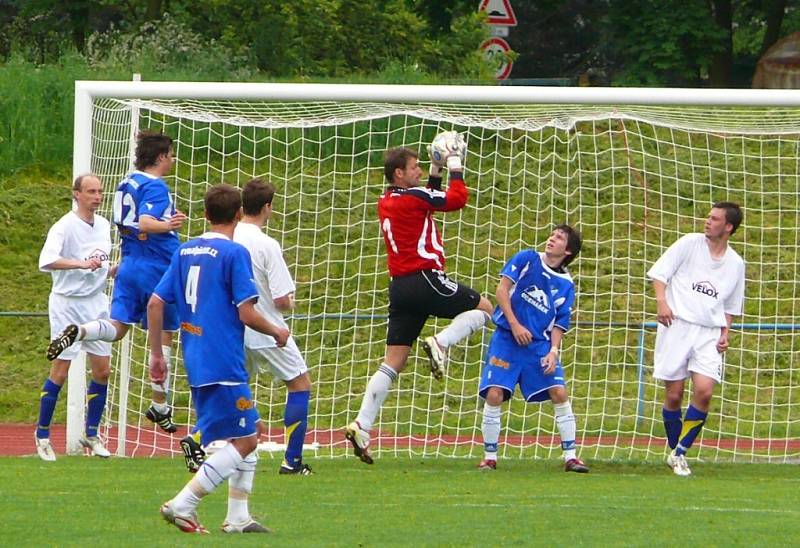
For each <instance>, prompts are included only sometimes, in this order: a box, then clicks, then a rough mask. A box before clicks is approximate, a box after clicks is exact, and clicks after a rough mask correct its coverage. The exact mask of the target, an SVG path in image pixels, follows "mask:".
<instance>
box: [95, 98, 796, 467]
mask: <svg viewBox="0 0 800 548" xmlns="http://www.w3.org/2000/svg"><path fill="white" fill-rule="evenodd" d="M92 116H93V119H92V120H91V123H92V124H93V126H92V127H93V130H92V131H93V141H92V161H91V165H92V169H93V171H95V172H96V173H97V174H98V175H100V177H101V178H102V180H103V181H104V183H105V185H106V202H105V204H104V209H103V213H104V214H105V215H107V216H108V215H109V213H110V208H111V199H112V195H113V189H114V185H116V183H117V182H118V181H119V180H120V179H121V178H122V177H123V176H124V175H125V174H126V172H128V171H129V170H130V168H131V156H132V151H131V135H132V131H133V130H132V128H141V129H145V128H149V129H155V130H160V131H163V132H164V133H166V134H168V135H170V136H171V137H173V138H174V139H175V153H176V165H175V169H174V171H173V173H172V174H171V175H170V176H168V177H166V180H167V182H168V184H169V185H170V187H171V189H172V190H173V192H174V197H175V201H176V206H177V207H178V209H180V210H181V211H183V212H185V213H186V214H187V215H188V217H189V220H188V222H187V223H185V224H184V226H183V228H182V229H181V232H180V237H181V240H186V239H187V238H191V237H195V236H198V235H199V234H201V233H202V232H204V230H205V229H206V222H205V220H204V216H203V195H204V193H205V191H206V190H207V188H208V187H209V185H213V184H216V183H220V182H226V183H230V184H232V185H235V186H240V187H241V186H242V185H243V184H244V183H246V182H247V181H248V180H249V179H251V178H253V177H256V176H257V177H262V178H265V179H268V180H270V181H272V182H273V183H275V184H276V186H277V188H278V194H277V196H276V200H275V202H274V208H273V209H274V215H273V218H272V219H271V220H270V221H269V224H268V226H267V227H266V229H265V230H266V232H267V233H268V234H269V235H270V236H272V237H274V238H276V239H277V240H278V241H279V242H280V243H281V245H282V247H283V252H284V257H285V259H286V262H287V264H288V265H289V269H290V272H291V273H292V275H293V277H294V279H295V281H296V284H297V293H296V299H297V306H296V308H295V310H294V311H293V312H292V314H291V315H290V316H289V323H290V328H291V331H292V333H293V335H294V337H295V338H296V340H297V342H298V345H299V347H300V349H301V351H302V353H303V355H304V357H305V359H306V361H307V363H308V365H309V368H310V374H311V376H312V379H313V383H314V387H313V392H312V399H311V407H310V412H309V413H310V414H309V430H308V434H307V438H306V443H308V444H312V443H313V444H315V446H314V452H312V453H310V454H307V456H311V457H313V456H314V455H316V456H318V457H321V456H338V455H344V454H346V449H347V444H346V442H345V440H344V436H343V435H342V432H341V429H342V427H343V426H344V425H346V424H347V423H348V422H350V421H352V420H353V419H354V418H355V416H356V414H357V412H358V408H359V405H360V402H361V396H362V394H363V392H364V388H365V386H366V383H367V381H368V379H369V377H370V376H371V374H372V373H373V372H374V371H375V370H376V369H377V367H378V365H379V364H380V363H381V361H382V357H383V353H384V347H385V336H386V326H387V287H388V282H389V277H388V273H387V269H386V259H385V250H384V244H383V240H382V237H381V233H380V227H379V226H378V221H377V212H376V201H377V199H378V196H379V195H380V194H381V192H382V190H383V188H384V186H385V183H384V181H383V153H384V151H385V150H386V149H387V148H390V147H396V146H407V147H410V148H412V149H414V150H418V151H420V153H421V159H422V160H427V159H426V158H425V154H424V150H425V145H426V144H427V143H429V142H430V141H431V139H432V138H433V136H434V135H435V134H436V133H437V132H439V131H442V130H451V129H455V130H458V131H460V132H462V133H463V134H464V135H465V137H466V140H467V143H468V147H469V152H468V156H467V160H466V171H465V179H466V182H467V185H468V187H469V189H470V193H471V194H470V199H469V203H468V205H467V206H466V207H465V208H464V209H463V210H461V211H459V212H453V213H448V214H437V222H439V223H440V226H441V227H442V228H443V238H444V242H445V250H446V254H447V260H448V263H447V270H448V272H449V274H450V275H451V276H452V277H453V278H454V279H456V280H457V281H459V282H462V283H465V284H467V285H469V286H471V287H473V288H475V289H476V290H478V291H479V292H480V293H482V294H483V295H487V296H489V297H490V299H492V300H494V291H495V288H496V285H497V282H498V280H499V276H498V274H499V271H500V269H501V268H502V266H503V265H504V264H505V262H506V261H507V260H508V259H509V258H510V257H511V256H512V255H513V254H514V253H516V252H517V251H519V250H520V249H522V248H531V247H533V248H541V246H542V245H543V243H544V241H545V240H546V238H547V235H548V234H549V233H550V231H551V229H552V227H553V226H554V225H556V224H559V223H564V222H566V223H569V224H572V225H575V226H577V227H578V228H579V229H580V230H581V231H582V233H583V237H584V247H583V250H582V251H581V254H580V256H579V257H578V259H577V260H576V261H575V262H574V263H573V264H572V265H571V268H570V271H571V274H572V276H573V278H574V279H575V281H576V286H577V301H576V306H575V312H574V316H573V328H572V329H571V330H570V332H569V333H568V334H567V335H566V336H565V339H564V343H563V352H562V362H563V365H564V368H565V372H566V376H567V382H568V384H567V389H568V393H569V394H570V398H571V401H572V405H573V409H574V410H575V413H576V417H577V421H578V443H579V445H580V446H581V449H580V454H581V456H582V457H584V458H588V459H598V458H599V459H637V460H647V459H651V460H653V459H658V458H662V457H663V455H664V454H665V441H664V435H663V426H662V422H661V398H662V389H661V387H660V386H659V383H657V382H655V381H654V380H653V379H652V376H651V375H652V362H653V346H654V340H655V302H654V298H653V293H652V290H651V288H650V284H649V282H648V281H647V279H646V272H647V270H648V268H649V267H650V266H651V265H652V264H653V263H654V261H655V260H656V259H657V258H658V257H659V256H660V255H661V253H662V252H663V251H664V250H665V249H666V248H667V247H668V246H669V245H670V244H672V243H673V242H674V241H675V240H676V239H677V238H678V237H679V236H681V235H682V234H685V233H687V232H693V231H701V230H702V227H703V221H704V219H705V216H706V215H707V213H708V211H709V209H710V206H711V204H712V203H713V202H715V201H720V200H730V201H736V202H739V203H740V204H742V206H743V208H744V222H743V224H742V226H741V227H740V228H739V230H738V231H737V233H736V234H735V235H734V236H733V238H732V240H731V243H732V246H733V247H734V248H735V249H736V250H737V251H738V252H739V253H740V254H741V255H742V256H743V257H744V259H745V262H746V265H747V270H746V303H745V314H744V316H743V317H742V318H739V319H737V323H736V326H735V328H734V329H733V332H732V335H731V346H730V349H729V350H728V352H727V354H726V356H725V371H724V382H723V384H722V385H721V386H720V387H718V388H717V390H716V392H715V400H714V402H713V406H712V411H711V414H710V415H709V419H708V422H707V424H706V426H705V427H704V429H703V431H702V435H701V437H700V438H699V440H698V442H696V445H695V447H696V448H697V453H696V454H697V456H699V457H700V458H702V459H707V460H737V461H750V460H770V461H775V462H785V461H789V460H796V459H798V458H800V371H798V369H797V367H796V366H793V358H795V357H796V356H797V355H798V350H799V349H800V338H798V334H797V326H796V325H795V324H794V322H795V321H796V318H798V317H799V316H800V310H798V304H797V303H798V302H800V301H799V300H798V298H799V297H800V295H798V283H797V280H798V279H800V257H798V248H800V246H799V245H798V244H800V242H799V241H798V239H799V238H800V236H799V234H800V226H798V225H799V224H800V217H799V216H798V171H800V136H799V134H800V109H767V108H748V109H743V108H710V107H641V106H638V107H637V106H625V105H619V106H586V105H547V106H542V105H514V106H506V105H477V104H476V105H463V104H439V103H435V104H434V103H424V104H422V103H411V102H409V103H408V104H398V103H392V104H389V103H380V102H372V103H368V102H360V103H357V102H353V103H343V102H342V103H340V102H316V103H304V102H280V103H279V102H266V101H209V100H202V101H200V100H122V99H96V100H95V102H94V104H93V114H92ZM444 325H446V320H445V321H442V320H435V319H433V318H431V319H430V320H429V321H428V323H427V326H426V328H425V330H424V332H423V336H426V335H428V334H431V333H433V332H434V330H435V329H440V328H441V327H443V326H444ZM490 336H491V331H490V330H488V329H487V330H486V331H484V332H482V333H476V334H474V335H473V336H472V337H471V338H470V339H469V340H468V341H467V342H466V343H463V344H461V345H459V346H457V347H454V348H452V349H451V351H450V362H449V367H448V370H447V375H446V377H445V379H444V381H443V382H437V381H435V380H434V379H433V378H432V377H431V376H430V374H429V372H428V368H427V366H426V360H425V358H424V355H423V354H422V353H421V350H420V348H419V345H415V347H414V348H413V350H412V353H411V357H410V359H409V364H408V367H407V369H406V371H404V372H403V373H402V374H401V375H400V377H399V380H398V381H397V382H396V383H395V385H394V386H393V388H392V390H391V392H390V394H389V397H388V398H387V400H386V403H385V405H384V407H383V410H382V411H381V413H380V414H379V416H378V418H377V419H376V422H375V426H374V430H373V433H372V434H373V439H372V451H373V453H377V455H378V456H380V455H408V456H412V455H413V456H462V457H469V456H472V457H479V456H481V455H482V454H483V447H482V442H481V435H480V425H481V410H482V401H481V400H480V399H479V397H478V396H477V386H478V379H479V374H480V368H481V364H482V360H483V354H484V352H485V349H486V346H487V344H488V341H489V338H490ZM175 348H176V350H175V352H174V359H173V367H172V369H173V371H174V372H176V375H175V382H174V390H172V392H171V394H170V403H171V404H172V405H173V406H174V410H175V419H176V421H177V422H178V423H179V424H180V425H181V427H182V428H181V430H180V431H179V433H178V434H177V435H176V436H174V437H171V436H168V435H166V434H163V433H162V432H160V431H159V430H158V429H157V428H156V427H155V426H154V425H152V424H151V423H149V422H148V421H147V419H146V418H145V416H144V413H145V411H146V410H147V408H148V406H149V404H150V386H149V382H148V380H147V375H148V373H147V350H146V349H147V347H146V333H144V332H143V331H141V330H138V329H137V330H134V331H133V332H132V334H131V335H129V337H128V338H127V339H126V340H125V341H123V342H122V343H118V345H117V347H115V353H114V358H113V364H114V366H113V372H112V378H111V381H110V388H109V400H108V408H107V412H106V414H105V418H104V421H105V423H104V430H103V433H104V435H105V436H106V437H107V438H108V441H109V443H111V444H112V446H113V445H114V444H118V443H119V442H120V440H119V439H118V438H119V436H120V435H124V436H125V442H126V444H125V454H128V455H136V456H141V455H153V454H163V453H164V452H170V453H173V454H177V453H178V452H179V448H178V444H177V440H178V439H179V437H180V436H181V435H183V433H184V432H185V427H188V426H190V425H191V424H192V423H193V416H192V410H191V401H190V395H189V390H188V387H187V384H186V377H185V374H184V371H183V365H182V354H181V352H180V346H179V345H175ZM253 381H254V395H255V399H256V402H257V406H258V409H259V412H260V414H261V416H262V417H263V419H264V421H265V422H266V424H267V426H268V428H269V439H270V441H272V442H275V443H276V444H280V443H282V441H283V426H282V416H283V407H284V402H285V398H286V390H285V388H284V387H283V386H282V383H280V382H278V381H274V380H273V379H271V378H270V377H267V376H264V375H262V376H259V377H258V378H256V379H253ZM685 403H686V402H685ZM121 425H122V426H123V428H120V426H121ZM500 443H501V445H500V456H501V457H503V458H511V457H518V458H555V457H557V456H559V455H560V452H561V450H560V446H559V440H558V437H557V430H556V428H555V421H554V415H553V408H552V405H550V404H547V403H546V404H542V405H540V404H531V405H526V404H525V403H524V401H523V400H522V399H521V398H520V396H519V395H518V394H517V395H515V397H514V398H513V399H512V400H511V401H510V403H509V404H506V405H505V413H504V416H503V422H502V433H501V439H500Z"/></svg>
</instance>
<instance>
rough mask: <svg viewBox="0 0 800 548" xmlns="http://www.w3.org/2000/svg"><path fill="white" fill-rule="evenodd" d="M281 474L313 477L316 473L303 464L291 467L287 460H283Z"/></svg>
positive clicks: (279, 471)
mask: <svg viewBox="0 0 800 548" xmlns="http://www.w3.org/2000/svg"><path fill="white" fill-rule="evenodd" d="M278 473H279V474H297V475H298V476H313V475H314V472H312V471H311V467H310V466H309V465H307V464H303V463H302V462H301V463H300V464H298V465H297V466H291V465H289V463H288V462H286V459H284V460H283V462H282V463H281V468H280V470H278Z"/></svg>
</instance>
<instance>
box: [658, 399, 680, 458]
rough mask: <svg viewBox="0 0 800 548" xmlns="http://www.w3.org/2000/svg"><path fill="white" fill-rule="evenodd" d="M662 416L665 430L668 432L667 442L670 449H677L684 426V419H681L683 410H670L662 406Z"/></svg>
mask: <svg viewBox="0 0 800 548" xmlns="http://www.w3.org/2000/svg"><path fill="white" fill-rule="evenodd" d="M661 416H662V417H663V419H664V430H665V431H666V432H667V443H668V444H669V448H670V449H675V447H677V446H678V439H679V438H680V435H681V428H683V421H681V410H680V409H676V410H675V411H670V410H669V409H667V408H666V407H662V408H661Z"/></svg>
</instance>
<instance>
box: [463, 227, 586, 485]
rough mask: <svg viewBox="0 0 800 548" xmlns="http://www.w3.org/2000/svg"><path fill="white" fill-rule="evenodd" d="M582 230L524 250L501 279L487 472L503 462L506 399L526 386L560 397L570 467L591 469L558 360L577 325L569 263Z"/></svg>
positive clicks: (483, 386)
mask: <svg viewBox="0 0 800 548" xmlns="http://www.w3.org/2000/svg"><path fill="white" fill-rule="evenodd" d="M581 244H582V239H581V235H580V233H578V232H577V231H576V230H575V229H573V228H572V227H570V226H568V225H559V226H557V227H555V229H553V232H552V233H551V234H550V237H549V238H548V239H547V244H546V245H545V250H544V252H543V253H538V252H536V251H534V250H524V251H520V252H519V253H517V254H516V255H514V256H513V257H512V258H511V260H510V261H509V262H508V263H507V264H506V265H505V267H503V270H502V271H501V272H500V275H501V279H500V283H499V284H498V285H497V293H496V294H497V308H496V309H495V312H494V316H493V319H494V322H495V324H496V326H497V328H496V329H495V331H494V334H493V335H492V340H491V342H490V343H489V350H488V352H487V354H486V362H485V363H484V366H483V371H482V372H481V380H480V388H479V393H480V396H481V397H482V398H484V400H485V403H484V406H483V423H482V426H481V428H482V431H483V444H484V449H485V455H484V459H483V460H482V461H481V462H480V464H479V465H478V468H480V469H481V470H494V469H495V468H496V467H497V445H498V442H499V439H500V418H501V414H502V404H503V402H504V401H506V400H508V399H511V396H512V395H513V393H514V390H515V389H516V386H517V385H519V387H520V391H521V392H522V396H523V397H524V398H525V401H527V402H541V401H544V400H547V399H550V400H552V402H553V405H554V407H555V415H556V425H557V426H558V431H559V434H560V435H561V448H562V449H563V452H564V462H565V470H566V471H567V472H581V473H585V472H588V471H589V468H588V467H587V466H586V465H585V464H584V463H583V462H582V461H581V460H580V459H579V458H578V457H577V454H576V445H575V430H576V427H575V415H574V414H573V413H572V406H571V405H570V402H569V398H568V397H567V391H566V389H565V388H564V385H565V381H564V370H563V369H562V368H561V362H560V361H559V359H558V356H559V349H560V347H561V339H562V337H563V336H564V333H566V332H567V330H568V329H569V325H570V315H571V313H572V304H573V302H574V301H575V284H574V283H573V282H572V278H571V277H570V275H569V273H568V272H567V270H566V266H567V265H568V264H569V263H570V262H572V261H573V260H574V259H575V257H577V255H578V253H579V252H580V249H581Z"/></svg>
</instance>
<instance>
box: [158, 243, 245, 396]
mask: <svg viewBox="0 0 800 548" xmlns="http://www.w3.org/2000/svg"><path fill="white" fill-rule="evenodd" d="M153 293H155V294H156V295H157V296H158V297H159V298H160V299H161V300H163V301H164V302H166V303H175V304H176V307H177V309H178V317H179V319H180V327H181V344H182V345H183V361H184V365H185V367H186V374H187V376H188V377H189V385H190V386H194V387H197V386H204V385H207V384H214V383H223V382H225V383H246V382H247V380H248V377H247V371H246V370H245V367H244V324H243V323H242V321H241V320H240V319H239V308H238V307H239V305H240V304H242V303H244V302H246V301H249V300H251V299H257V298H258V289H257V288H256V285H255V282H254V281H253V267H252V264H251V262H250V253H248V251H247V249H245V248H244V246H242V245H240V244H237V243H235V242H233V241H231V240H229V239H228V238H227V237H226V236H224V235H223V234H220V233H217V232H207V233H205V234H203V235H202V236H200V237H199V238H196V239H194V240H190V241H188V242H186V243H184V244H183V245H181V246H180V247H179V248H178V251H177V252H176V253H175V254H174V255H173V257H172V261H171V262H170V265H169V268H168V269H167V271H166V272H165V273H164V277H163V278H161V281H160V282H159V283H158V285H157V286H156V288H155V291H154V292H153Z"/></svg>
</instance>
